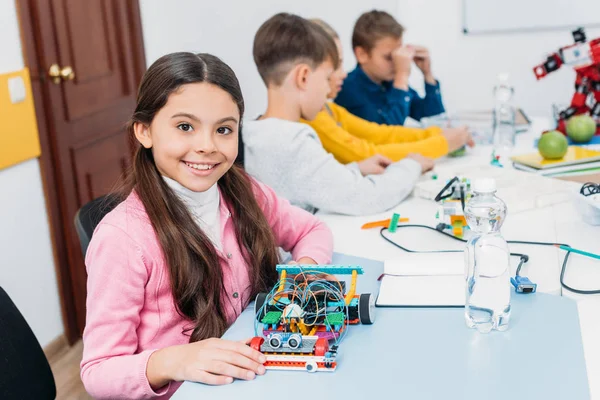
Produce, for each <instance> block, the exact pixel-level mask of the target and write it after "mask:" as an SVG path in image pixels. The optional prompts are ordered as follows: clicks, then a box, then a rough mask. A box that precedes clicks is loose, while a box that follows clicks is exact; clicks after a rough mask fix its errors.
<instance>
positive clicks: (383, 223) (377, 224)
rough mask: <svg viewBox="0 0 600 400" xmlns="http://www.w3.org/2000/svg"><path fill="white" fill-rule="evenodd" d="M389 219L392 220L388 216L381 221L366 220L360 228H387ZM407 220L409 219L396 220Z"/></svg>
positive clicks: (400, 220)
mask: <svg viewBox="0 0 600 400" xmlns="http://www.w3.org/2000/svg"><path fill="white" fill-rule="evenodd" d="M391 221H392V219H391V218H388V219H384V220H382V221H373V222H367V223H366V224H364V225H363V226H361V227H360V229H372V228H387V227H388V226H390V222H391ZM408 221H409V220H408V218H400V219H399V220H398V222H408Z"/></svg>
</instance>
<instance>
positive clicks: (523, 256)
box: [379, 224, 600, 295]
mask: <svg viewBox="0 0 600 400" xmlns="http://www.w3.org/2000/svg"><path fill="white" fill-rule="evenodd" d="M396 228H425V229H429V230H432V231H436V232H439V233H441V234H442V235H445V236H447V237H449V238H451V239H454V240H457V241H459V242H462V243H466V242H467V240H465V239H461V238H458V237H456V236H454V235H451V234H449V233H446V232H444V231H442V230H440V229H436V228H432V227H430V226H428V225H419V224H409V225H397V227H396ZM386 230H388V228H386V227H384V228H381V230H380V231H379V234H380V235H381V237H382V238H383V239H384V240H385V241H387V242H388V243H390V244H392V245H394V246H396V247H398V248H399V249H401V250H404V251H406V252H407V253H462V252H463V251H464V250H424V251H420V250H411V249H408V248H406V247H404V246H401V245H399V244H398V243H396V242H394V241H393V240H391V239H390V238H388V237H387V236H385V235H384V234H383V232H384V231H386ZM506 243H511V244H529V245H534V246H553V247H555V246H557V245H558V246H566V247H571V246H570V245H568V244H565V243H550V242H529V241H523V240H507V241H506ZM566 252H567V253H566V254H565V257H564V259H563V263H562V268H561V271H560V285H561V286H562V287H563V288H564V289H567V290H569V291H571V292H573V293H577V294H584V295H588V294H600V289H598V290H581V289H575V288H572V287H570V286H569V285H567V284H566V283H565V282H564V277H565V272H566V269H567V262H568V261H569V256H570V255H571V252H570V251H568V250H566ZM510 255H511V256H514V257H519V258H520V260H519V265H518V267H517V271H516V273H515V275H516V276H519V273H520V272H521V268H522V267H523V265H524V264H525V263H526V262H527V261H529V256H528V255H527V254H522V253H510Z"/></svg>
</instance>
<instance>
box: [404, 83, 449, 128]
mask: <svg viewBox="0 0 600 400" xmlns="http://www.w3.org/2000/svg"><path fill="white" fill-rule="evenodd" d="M409 90H410V91H411V95H412V101H411V103H410V114H409V115H410V117H411V118H413V119H416V120H417V121H420V120H421V118H424V117H430V116H432V115H438V114H441V113H443V112H445V111H446V110H445V109H444V103H443V102H442V94H441V90H440V83H439V82H437V81H436V84H435V85H432V84H429V83H427V82H425V97H420V96H419V95H418V94H417V92H415V91H414V90H413V89H411V88H409Z"/></svg>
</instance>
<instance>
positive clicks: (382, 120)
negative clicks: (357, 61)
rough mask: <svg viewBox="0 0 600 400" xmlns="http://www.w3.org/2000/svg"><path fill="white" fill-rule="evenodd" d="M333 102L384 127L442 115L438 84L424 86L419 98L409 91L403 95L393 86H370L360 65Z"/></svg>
mask: <svg viewBox="0 0 600 400" xmlns="http://www.w3.org/2000/svg"><path fill="white" fill-rule="evenodd" d="M335 102H336V103H337V104H339V105H340V106H342V107H344V108H346V109H347V110H348V111H350V112H351V113H352V114H354V115H357V116H359V117H361V118H363V119H366V120H368V121H372V122H377V123H379V124H387V125H402V124H404V120H405V119H406V117H411V118H413V119H416V120H417V121H419V120H420V119H421V118H423V117H430V116H432V115H437V114H441V113H443V112H444V111H445V110H444V104H443V103H442V95H441V94H440V84H439V82H438V83H437V85H430V84H428V83H425V97H424V98H421V97H419V95H418V94H417V92H415V91H414V90H413V89H411V88H408V91H405V90H401V89H396V88H395V87H394V86H393V82H383V84H382V85H379V84H377V83H375V82H373V81H372V80H371V78H369V77H368V76H367V75H366V74H365V73H364V71H363V70H362V68H360V66H359V65H357V66H356V68H355V69H354V71H352V72H350V73H349V74H348V77H347V78H346V79H345V80H344V85H343V86H342V90H341V92H340V93H339V94H338V95H337V97H336V98H335Z"/></svg>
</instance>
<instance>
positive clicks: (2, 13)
mask: <svg viewBox="0 0 600 400" xmlns="http://www.w3.org/2000/svg"><path fill="white" fill-rule="evenodd" d="M0 49H2V54H1V56H0V73H7V72H12V71H17V70H20V69H22V68H23V56H22V53H21V40H20V36H19V27H18V19H17V14H16V10H15V4H14V2H13V1H12V0H0ZM0 90H6V88H0ZM0 129H1V128H0ZM0 134H2V132H1V131H0ZM0 286H2V288H4V290H6V292H7V293H8V294H9V296H10V297H11V298H12V300H13V302H14V303H15V304H16V306H17V307H18V308H19V310H20V311H21V313H22V314H23V315H24V316H25V319H26V320H27V322H28V323H29V325H30V326H31V328H32V329H33V331H34V333H35V335H36V337H37V339H38V340H39V342H40V344H41V345H42V346H45V345H47V344H48V343H49V342H50V341H52V340H53V339H54V338H56V337H57V336H59V335H61V334H62V333H63V324H62V317H61V311H60V302H59V296H58V288H57V283H56V274H55V268H54V258H53V255H52V245H51V242H50V231H49V227H48V216H47V213H46V205H45V200H44V192H43V189H42V182H41V175H40V168H39V163H38V160H37V159H34V160H29V161H26V162H24V163H21V164H19V165H16V166H13V167H11V168H8V169H5V170H1V171H0Z"/></svg>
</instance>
